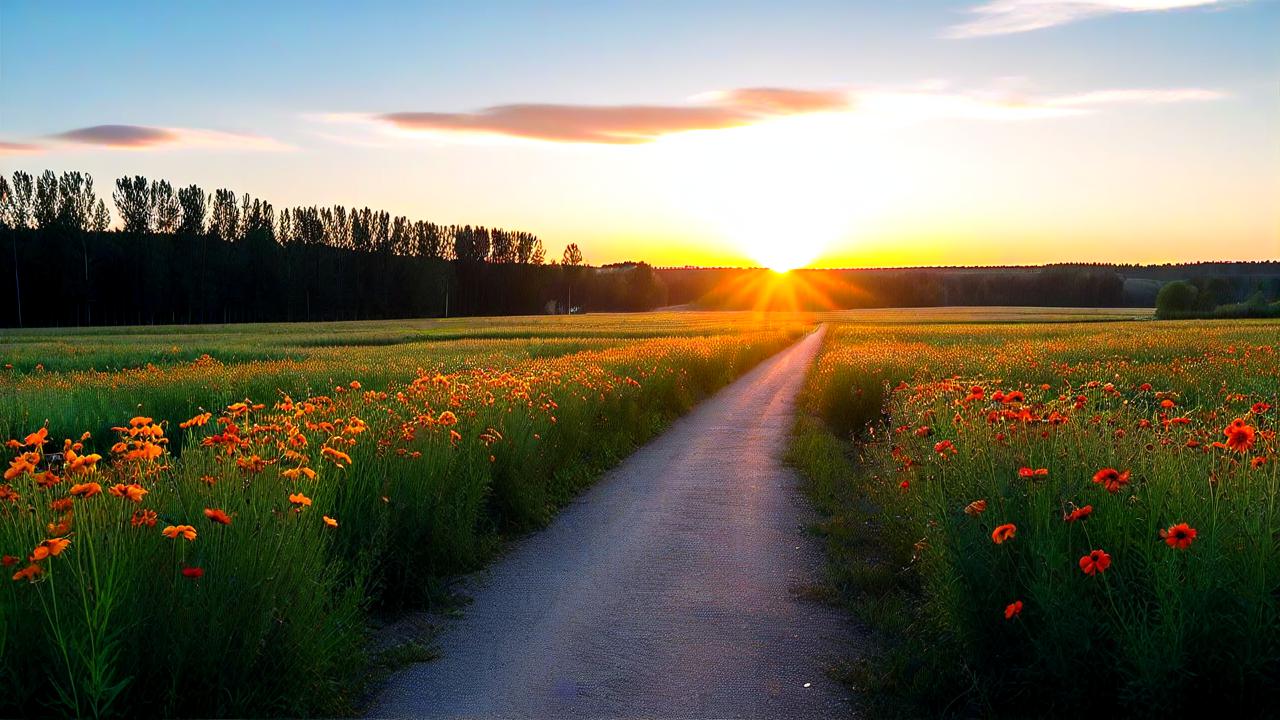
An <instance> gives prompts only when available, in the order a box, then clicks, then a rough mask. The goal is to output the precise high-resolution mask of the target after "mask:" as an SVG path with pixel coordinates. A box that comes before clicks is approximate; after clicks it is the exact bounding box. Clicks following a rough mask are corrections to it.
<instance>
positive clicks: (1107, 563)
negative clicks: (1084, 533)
mask: <svg viewBox="0 0 1280 720" xmlns="http://www.w3.org/2000/svg"><path fill="white" fill-rule="evenodd" d="M1109 567H1111V556H1110V555H1108V554H1107V553H1106V551H1104V550H1091V551H1089V554H1088V555H1085V556H1084V557H1082V558H1080V570H1081V571H1082V572H1083V573H1084V574H1085V575H1095V574H1097V573H1100V572H1105V571H1106V569H1107V568H1109Z"/></svg>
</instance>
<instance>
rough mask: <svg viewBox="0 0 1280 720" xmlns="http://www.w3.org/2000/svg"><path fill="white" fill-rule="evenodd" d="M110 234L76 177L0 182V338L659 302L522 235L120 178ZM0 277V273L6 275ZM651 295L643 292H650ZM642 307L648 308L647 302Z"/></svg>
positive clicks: (643, 286)
mask: <svg viewBox="0 0 1280 720" xmlns="http://www.w3.org/2000/svg"><path fill="white" fill-rule="evenodd" d="M111 201H112V203H113V204H114V206H115V212H116V217H117V218H118V226H117V227H114V228H113V227H112V223H111V214H110V212H109V211H108V208H107V204H106V201H105V200H103V199H102V198H100V197H98V194H97V192H96V191H95V188H94V181H93V178H92V176H90V175H89V174H88V173H83V172H63V173H61V174H55V173H54V172H52V171H45V172H44V173H42V174H40V175H39V176H32V175H31V174H29V173H26V172H22V171H18V172H15V173H13V175H12V177H5V176H3V175H0V235H2V236H3V239H4V240H5V241H7V242H5V243H4V244H5V245H8V247H7V248H5V250H7V252H0V258H3V259H0V272H3V275H0V277H3V278H6V279H8V280H10V281H11V282H10V283H9V284H10V285H11V287H10V288H9V291H8V292H5V293H2V294H0V295H2V296H3V297H4V298H5V300H4V302H3V304H0V324H3V325H6V326H10V327H13V326H28V327H36V326H67V325H121V324H152V323H219V322H269V321H292V320H345V319H359V320H363V319H380V318H398V317H433V316H442V315H479V314H483V315H505V314H529V313H541V312H548V311H558V312H565V311H568V309H569V307H570V306H572V307H576V308H583V309H593V310H642V309H649V308H651V307H655V306H656V304H661V303H662V302H665V293H663V292H661V288H660V281H657V279H656V276H655V275H654V273H653V270H652V269H651V268H649V267H648V266H647V265H645V264H643V263H629V264H626V265H625V267H624V269H623V271H622V272H618V271H617V269H616V268H614V269H611V270H610V271H608V272H606V271H605V270H606V269H604V268H600V269H597V268H589V267H586V266H585V265H584V263H583V257H582V252H581V250H580V249H579V248H578V247H577V245H570V246H568V247H566V248H565V251H564V253H563V255H562V256H561V259H560V261H559V262H551V263H547V262H546V249H545V248H544V246H543V243H542V240H541V239H540V238H538V237H537V236H536V235H534V234H532V233H529V232H525V231H520V230H507V229H502V228H491V227H485V226H480V225H443V224H438V223H433V222H428V221H424V220H411V219H409V218H408V217H405V216H403V215H392V214H391V213H389V212H387V211H385V210H373V209H370V208H368V207H364V208H354V207H351V208H348V207H345V206H342V205H333V206H314V205H313V206H304V207H293V208H284V209H281V210H279V211H277V210H276V208H275V207H274V206H273V205H272V204H271V203H270V202H267V201H265V200H263V199H261V198H256V197H253V196H251V195H249V194H247V193H245V194H241V195H238V194H236V193H235V192H233V191H231V190H229V189H218V190H214V191H213V192H207V191H205V190H204V189H203V188H201V187H199V186H197V185H189V186H187V187H179V188H175V187H174V186H173V185H172V184H170V183H169V182H168V181H167V180H148V179H147V178H145V177H142V176H134V177H122V178H120V179H118V180H116V182H115V186H114V188H113V189H112V192H111ZM6 265H7V267H4V266H6ZM655 287H657V288H658V289H657V290H656V291H655ZM655 303H656V304H655Z"/></svg>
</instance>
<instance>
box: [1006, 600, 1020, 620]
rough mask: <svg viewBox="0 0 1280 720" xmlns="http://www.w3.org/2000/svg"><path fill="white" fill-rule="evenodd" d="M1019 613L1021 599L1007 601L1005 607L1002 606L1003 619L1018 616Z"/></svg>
mask: <svg viewBox="0 0 1280 720" xmlns="http://www.w3.org/2000/svg"><path fill="white" fill-rule="evenodd" d="M1021 613H1022V601H1021V600H1014V601H1013V602H1011V603H1009V604H1008V605H1005V607H1004V619H1005V620H1012V619H1014V618H1016V617H1018V615H1019V614H1021Z"/></svg>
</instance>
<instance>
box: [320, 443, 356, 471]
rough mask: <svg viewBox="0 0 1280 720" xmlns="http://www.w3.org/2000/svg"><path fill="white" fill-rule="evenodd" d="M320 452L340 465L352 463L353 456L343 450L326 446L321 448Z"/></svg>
mask: <svg viewBox="0 0 1280 720" xmlns="http://www.w3.org/2000/svg"><path fill="white" fill-rule="evenodd" d="M320 454H321V455H323V456H325V457H327V458H329V459H330V460H332V461H333V462H334V464H336V465H337V466H338V467H345V466H346V465H350V464H351V456H350V455H348V454H346V453H344V452H342V451H341V450H335V449H333V448H331V447H324V448H320Z"/></svg>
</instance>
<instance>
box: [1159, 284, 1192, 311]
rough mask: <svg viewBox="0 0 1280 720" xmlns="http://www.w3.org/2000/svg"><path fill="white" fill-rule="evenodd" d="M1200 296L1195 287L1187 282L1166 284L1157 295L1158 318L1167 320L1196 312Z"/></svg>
mask: <svg viewBox="0 0 1280 720" xmlns="http://www.w3.org/2000/svg"><path fill="white" fill-rule="evenodd" d="M1198 294H1199V292H1198V291H1197V290H1196V288H1195V286H1194V285H1192V284H1191V283H1189V282H1187V281H1185V280H1177V281H1174V282H1171V283H1165V285H1164V287H1161V288H1160V292H1159V294H1157V295H1156V316H1157V317H1161V318H1167V317H1172V316H1176V315H1178V314H1179V313H1184V312H1188V311H1190V310H1194V309H1195V307H1196V296H1197V295H1198Z"/></svg>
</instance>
